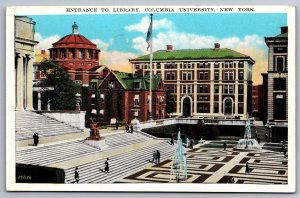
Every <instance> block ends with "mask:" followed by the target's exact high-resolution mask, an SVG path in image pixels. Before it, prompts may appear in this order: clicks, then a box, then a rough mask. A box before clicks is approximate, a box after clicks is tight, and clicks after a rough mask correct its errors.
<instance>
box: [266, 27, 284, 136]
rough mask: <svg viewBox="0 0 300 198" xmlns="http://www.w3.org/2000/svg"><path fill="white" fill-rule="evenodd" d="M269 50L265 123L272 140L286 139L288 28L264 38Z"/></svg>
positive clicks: (282, 28)
mask: <svg viewBox="0 0 300 198" xmlns="http://www.w3.org/2000/svg"><path fill="white" fill-rule="evenodd" d="M265 42H266V45H267V46H268V48H269V61H268V72H267V74H263V76H264V78H265V83H267V85H265V86H266V87H267V92H266V93H265V97H264V98H265V99H266V100H267V103H266V106H265V108H266V109H267V115H266V117H267V118H266V121H267V124H268V125H269V127H270V128H271V129H272V130H271V131H272V136H273V138H277V139H283V138H285V139H287V126H288V27H286V26H284V27H281V32H280V34H278V35H277V36H273V37H265Z"/></svg>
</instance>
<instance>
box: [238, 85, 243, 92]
mask: <svg viewBox="0 0 300 198" xmlns="http://www.w3.org/2000/svg"><path fill="white" fill-rule="evenodd" d="M238 87H239V90H238V93H239V94H244V85H239V86H238Z"/></svg>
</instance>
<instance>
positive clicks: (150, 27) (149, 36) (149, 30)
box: [146, 14, 152, 51]
mask: <svg viewBox="0 0 300 198" xmlns="http://www.w3.org/2000/svg"><path fill="white" fill-rule="evenodd" d="M150 17H151V22H150V25H149V28H148V32H147V38H146V42H147V43H148V47H147V51H148V49H149V47H150V45H151V40H152V14H150Z"/></svg>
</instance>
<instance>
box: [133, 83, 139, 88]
mask: <svg viewBox="0 0 300 198" xmlns="http://www.w3.org/2000/svg"><path fill="white" fill-rule="evenodd" d="M140 88H141V83H140V82H133V89H140Z"/></svg>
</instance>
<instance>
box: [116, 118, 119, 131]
mask: <svg viewBox="0 0 300 198" xmlns="http://www.w3.org/2000/svg"><path fill="white" fill-rule="evenodd" d="M118 129H119V122H118V120H116V130H118Z"/></svg>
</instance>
